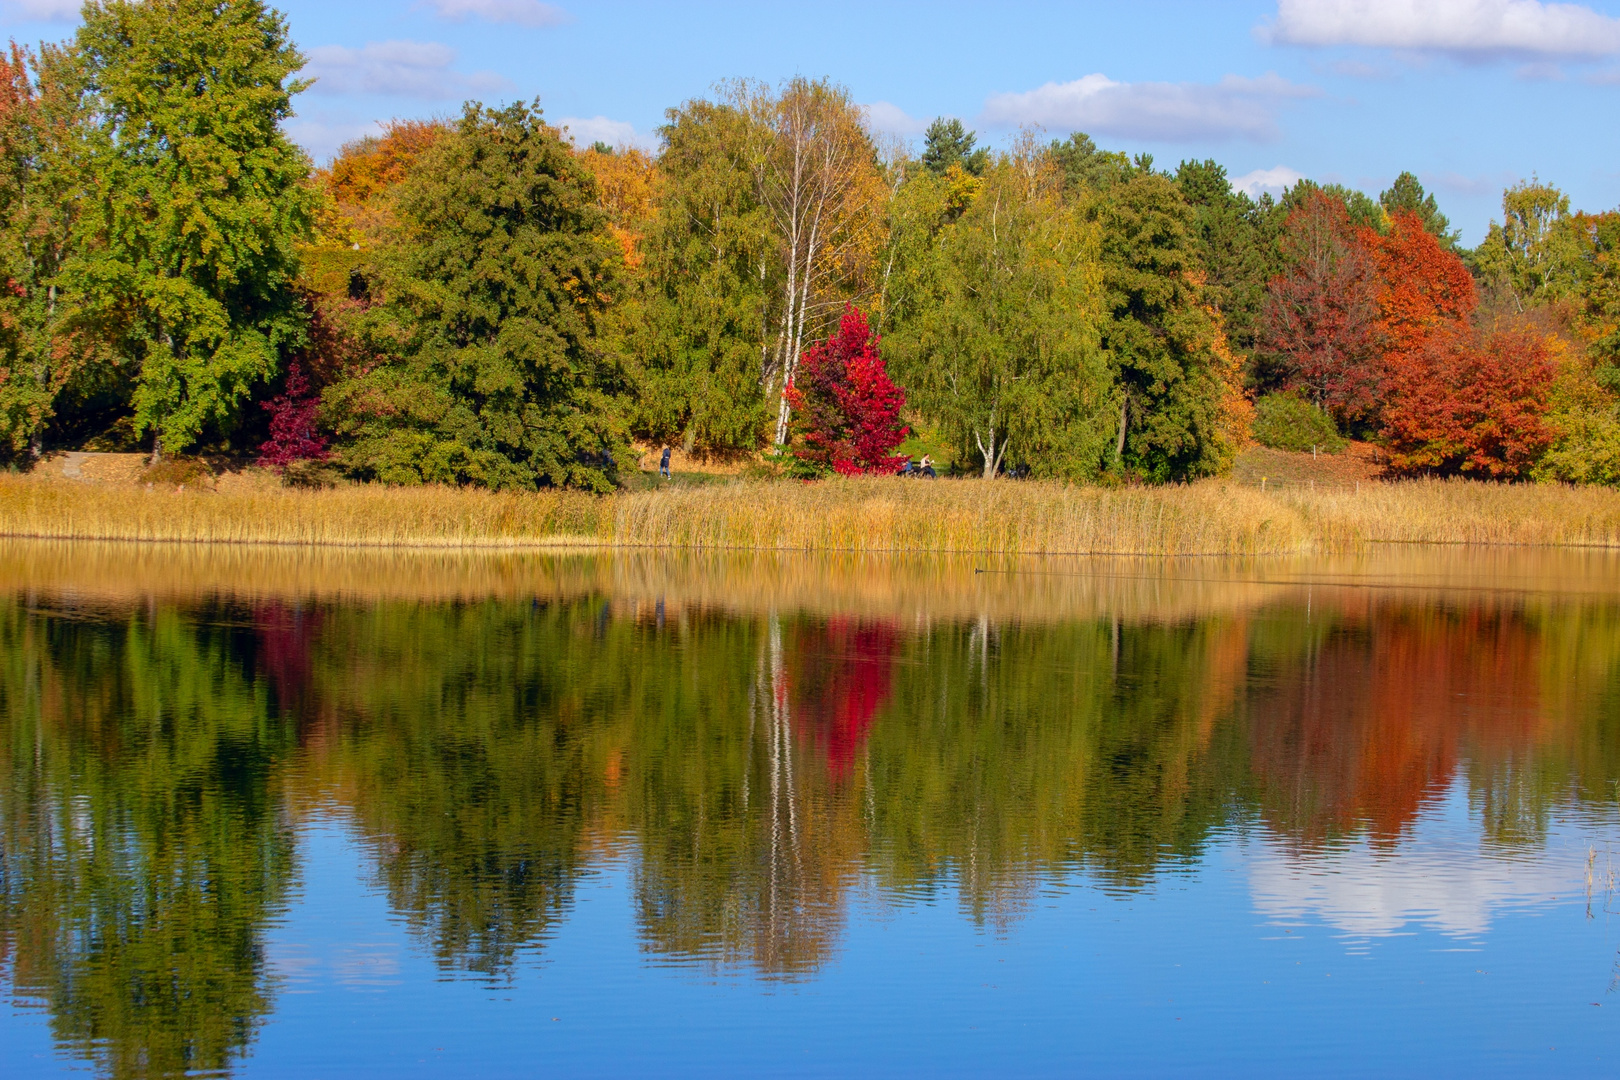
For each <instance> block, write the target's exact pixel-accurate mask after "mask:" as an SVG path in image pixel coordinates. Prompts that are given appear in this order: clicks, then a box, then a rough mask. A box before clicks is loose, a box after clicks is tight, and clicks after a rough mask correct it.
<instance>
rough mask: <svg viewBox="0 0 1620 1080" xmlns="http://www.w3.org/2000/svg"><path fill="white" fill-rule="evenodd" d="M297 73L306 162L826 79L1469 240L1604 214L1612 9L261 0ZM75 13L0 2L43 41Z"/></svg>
mask: <svg viewBox="0 0 1620 1080" xmlns="http://www.w3.org/2000/svg"><path fill="white" fill-rule="evenodd" d="M279 7H280V8H281V10H282V11H284V12H285V13H286V14H287V16H288V19H289V22H290V24H291V27H292V32H293V36H294V39H295V40H296V41H297V42H298V43H299V45H300V47H301V48H302V49H303V50H304V51H305V53H306V54H307V55H308V56H309V58H310V69H309V73H310V74H313V75H316V76H318V77H319V81H318V82H317V84H316V86H315V87H314V89H312V90H310V91H308V92H307V93H305V94H304V95H303V96H302V97H301V98H300V99H299V102H298V110H299V115H298V117H297V119H296V120H294V121H293V122H292V124H291V125H290V130H291V132H292V134H293V135H294V137H295V138H297V139H298V140H299V141H300V142H301V143H303V144H304V145H305V146H306V147H308V148H309V150H310V152H311V153H312V154H313V155H314V156H315V157H316V159H317V160H325V159H326V158H327V157H329V156H330V155H331V153H332V152H333V151H334V150H335V149H336V148H337V146H339V145H340V144H341V143H342V142H344V141H345V140H347V139H350V138H354V137H356V136H357V135H361V134H364V133H366V132H368V131H371V130H375V123H376V122H377V121H378V120H386V119H389V118H391V117H419V116H434V115H451V114H454V113H456V112H458V111H459V109H460V103H461V102H462V101H463V100H464V99H467V98H478V99H480V100H485V101H491V102H494V101H504V100H512V99H514V98H532V97H536V96H538V97H539V98H540V100H541V104H542V106H543V107H544V109H545V111H546V115H547V117H548V118H549V119H551V120H552V121H554V122H561V123H567V124H568V125H569V126H570V128H571V130H573V131H574V132H575V134H576V135H578V136H580V137H581V138H584V139H594V138H603V139H605V140H606V141H608V142H615V143H616V142H639V143H642V144H645V145H649V146H651V145H654V144H655V143H656V128H657V125H658V124H659V122H660V121H661V119H662V116H663V111H664V109H666V108H668V107H669V106H671V105H675V104H678V103H679V102H681V101H684V100H686V99H689V98H692V97H694V96H701V95H704V94H706V93H708V92H709V91H710V89H711V87H712V86H713V85H714V83H715V82H717V81H718V80H721V79H725V78H729V77H738V76H745V77H750V78H758V79H764V80H766V81H768V82H773V83H774V82H778V81H780V80H781V79H784V78H786V77H789V76H792V75H795V74H804V75H809V76H814V77H819V76H830V77H832V78H833V79H835V80H837V81H839V82H841V83H844V84H845V85H847V86H848V87H849V88H850V90H851V91H852V92H853V94H854V96H855V98H856V99H857V100H859V101H861V102H863V103H865V104H867V105H868V106H869V107H870V110H871V118H872V125H873V127H874V128H876V129H880V130H881V131H883V132H886V133H888V134H891V135H893V136H896V137H900V138H909V139H912V140H913V141H915V140H916V139H917V136H918V133H919V132H920V131H921V128H922V127H923V126H924V125H925V124H926V123H927V121H928V120H929V119H931V118H932V117H934V116H938V115H953V116H960V117H961V118H962V119H963V120H965V121H966V122H967V123H968V124H969V125H970V126H972V127H974V128H975V129H976V130H978V132H979V134H980V137H981V139H982V140H984V141H987V142H990V143H991V144H1001V143H1004V142H1005V141H1006V140H1007V139H1008V138H1009V137H1010V136H1011V135H1012V134H1013V133H1014V132H1015V131H1016V130H1017V129H1018V128H1019V126H1020V125H1024V124H1038V125H1039V126H1041V127H1042V128H1044V129H1045V130H1046V131H1047V132H1049V133H1050V134H1052V135H1054V136H1060V135H1064V134H1067V133H1068V132H1069V131H1071V130H1084V131H1088V132H1090V133H1091V134H1092V135H1093V136H1094V137H1095V138H1096V139H1097V141H1098V142H1099V143H1100V144H1101V145H1103V146H1105V147H1110V148H1118V149H1124V150H1128V151H1131V152H1133V153H1134V152H1137V151H1147V152H1149V153H1152V154H1153V155H1154V156H1155V158H1156V159H1157V160H1158V162H1159V163H1160V164H1161V165H1173V164H1174V163H1175V162H1177V161H1180V160H1182V159H1183V158H1191V157H1196V158H1204V157H1213V158H1215V159H1216V160H1218V161H1220V162H1221V163H1223V164H1224V165H1225V166H1226V167H1227V170H1228V172H1229V173H1230V175H1232V176H1233V177H1234V178H1235V179H1236V180H1237V181H1238V182H1239V183H1241V184H1243V185H1245V186H1247V187H1248V188H1249V189H1250V190H1251V191H1258V190H1261V189H1262V187H1263V186H1265V185H1271V186H1272V187H1273V188H1275V186H1276V185H1278V184H1280V183H1281V182H1285V181H1287V180H1289V179H1291V178H1293V177H1296V176H1309V177H1312V178H1314V179H1318V180H1323V181H1338V182H1341V183H1346V184H1350V185H1352V186H1355V187H1360V188H1362V189H1364V190H1367V191H1369V192H1371V193H1374V194H1376V193H1377V191H1378V190H1380V189H1381V188H1382V187H1384V186H1386V185H1387V184H1388V182H1389V181H1390V180H1391V179H1392V178H1393V177H1394V176H1395V175H1396V174H1397V173H1398V172H1400V171H1401V170H1402V169H1410V170H1412V171H1413V172H1415V173H1417V174H1418V175H1419V176H1420V177H1421V178H1422V179H1423V181H1424V182H1425V184H1427V185H1428V186H1429V187H1430V189H1431V190H1433V191H1434V192H1435V193H1436V194H1437V195H1438V197H1439V199H1440V201H1441V207H1442V209H1443V210H1444V211H1445V212H1446V213H1447V214H1449V215H1450V216H1451V218H1452V220H1453V222H1454V224H1456V225H1457V226H1458V227H1460V228H1461V229H1462V231H1463V237H1464V240H1465V241H1467V242H1469V243H1472V242H1474V241H1476V240H1477V239H1478V238H1479V237H1480V236H1481V235H1482V234H1483V232H1484V230H1485V227H1486V224H1487V222H1488V221H1489V220H1490V219H1491V218H1492V216H1494V215H1495V214H1496V213H1497V212H1498V211H1499V207H1500V199H1501V191H1502V188H1503V187H1504V186H1506V185H1507V184H1509V183H1511V182H1513V181H1515V180H1518V179H1522V178H1527V177H1529V176H1530V175H1531V174H1533V173H1534V174H1538V175H1539V176H1540V177H1541V178H1542V179H1543V180H1548V181H1551V182H1553V183H1556V184H1558V185H1559V186H1560V187H1562V188H1564V190H1566V191H1568V192H1569V193H1570V195H1571V196H1572V197H1573V200H1574V203H1575V205H1576V206H1577V207H1579V208H1584V209H1591V210H1598V209H1608V208H1613V207H1614V206H1615V205H1616V204H1617V203H1620V159H1617V154H1616V138H1615V136H1616V133H1617V132H1616V128H1617V124H1616V116H1617V112H1616V105H1617V104H1620V0H1606V2H1595V3H1588V4H1559V3H1542V2H1539V0H1424V2H1415V0H1404V2H1403V0H1266V2H1237V0H1234V2H1230V3H1218V2H1205V3H1188V2H1179V0H1146V2H1136V3H1129V4H1126V3H1117V2H1115V3H1065V4H1057V3H1016V2H1012V3H999V4H968V3H930V4H911V3H884V2H880V0H862V2H858V3H850V2H843V0H834V2H821V3H814V4H791V5H790V4H773V3H769V2H765V0H754V2H752V3H721V2H716V3H700V2H688V3H634V2H590V0H559V2H557V3H544V2H541V0H406V2H404V3H389V2H385V0H343V2H341V3H338V2H333V0H324V2H318V0H282V2H281V3H280V4H279ZM77 11H78V5H77V3H76V2H74V0H0V34H3V35H4V36H7V37H15V38H17V39H19V40H21V41H24V42H33V41H37V40H40V39H57V38H61V37H65V36H67V35H68V34H70V33H71V32H72V28H73V25H74V23H75V22H76V21H77Z"/></svg>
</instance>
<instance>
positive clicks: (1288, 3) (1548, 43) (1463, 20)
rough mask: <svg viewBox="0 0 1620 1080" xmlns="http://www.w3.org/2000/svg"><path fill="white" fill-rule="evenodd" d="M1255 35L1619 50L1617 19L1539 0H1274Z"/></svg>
mask: <svg viewBox="0 0 1620 1080" xmlns="http://www.w3.org/2000/svg"><path fill="white" fill-rule="evenodd" d="M1260 34H1261V37H1262V38H1264V39H1268V40H1270V41H1273V42H1277V43H1281V44H1287V45H1362V46H1367V47H1371V48H1383V49H1409V50H1414V51H1419V52H1444V53H1452V54H1456V55H1464V56H1466V55H1475V56H1492V55H1509V54H1511V55H1521V56H1545V57H1565V58H1571V59H1578V58H1588V59H1590V58H1593V57H1599V56H1611V55H1615V54H1620V19H1615V18H1611V17H1610V16H1608V15H1602V14H1599V13H1598V12H1596V11H1593V10H1592V9H1591V8H1589V7H1585V6H1583V5H1580V4H1548V3H1541V2H1540V0H1420V2H1414V0H1278V2H1277V17H1276V18H1275V19H1274V20H1272V21H1271V22H1270V23H1269V24H1268V25H1265V26H1262V27H1261V28H1260Z"/></svg>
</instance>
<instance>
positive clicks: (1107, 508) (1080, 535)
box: [0, 476, 1620, 555]
mask: <svg viewBox="0 0 1620 1080" xmlns="http://www.w3.org/2000/svg"><path fill="white" fill-rule="evenodd" d="M0 535H7V536H19V537H45V538H59V539H99V540H147V541H182V542H206V543H268V544H297V545H339V546H350V547H440V548H518V547H669V548H685V549H696V550H715V549H752V550H767V551H772V550H774V551H789V550H809V551H872V552H876V551H898V552H998V553H1005V554H1016V555H1033V554H1117V555H1284V554H1310V553H1322V552H1334V551H1350V550H1355V549H1357V548H1360V547H1363V546H1365V545H1368V544H1371V543H1376V542H1395V543H1442V544H1521V545H1569V546H1587V547H1620V492H1615V491H1611V490H1608V489H1599V488H1573V487H1564V486H1557V485H1496V484H1481V483H1473V482H1468V481H1458V480H1435V481H1412V482H1406V483H1386V484H1368V485H1364V486H1363V487H1362V488H1361V489H1360V490H1337V491H1328V490H1324V491H1322V492H1319V493H1318V492H1311V491H1301V490H1293V491H1287V492H1270V493H1268V492H1262V491H1258V490H1256V489H1254V488H1251V487H1243V486H1240V485H1237V484H1233V483H1230V482H1226V481H1206V482H1202V483H1197V484H1192V485H1185V486H1171V487H1163V488H1082V487H1071V486H1067V485H1060V484H1047V483H1035V482H1023V483H1018V482H995V483H988V484H987V483H984V482H983V481H979V480H937V481H915V480H901V479H893V478H865V479H848V480H843V479H841V480H832V481H827V482H823V483H816V484H802V483H794V482H775V483H763V482H762V483H737V484H727V485H715V486H707V487H691V488H666V489H663V490H659V491H650V492H638V493H633V494H621V495H615V496H609V497H606V498H599V497H594V496H589V495H582V494H577V493H573V492H540V493H535V494H498V493H491V492H484V491H475V490H460V489H447V488H384V487H375V486H356V487H342V488H334V489H329V490H324V491H301V490H280V489H271V490H265V491H243V492H215V491H207V490H190V491H187V490H178V491H177V490H172V489H168V488H161V487H160V488H157V489H151V490H148V489H143V488H131V487H113V486H100V485H92V484H75V483H62V482H43V481H40V480H38V479H35V478H30V477H26V476H24V477H0Z"/></svg>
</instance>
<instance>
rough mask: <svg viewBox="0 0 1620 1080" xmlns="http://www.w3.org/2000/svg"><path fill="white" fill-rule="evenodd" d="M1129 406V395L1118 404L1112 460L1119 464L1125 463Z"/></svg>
mask: <svg viewBox="0 0 1620 1080" xmlns="http://www.w3.org/2000/svg"><path fill="white" fill-rule="evenodd" d="M1130 405H1131V399H1130V396H1129V395H1127V396H1126V398H1125V400H1124V401H1122V402H1120V403H1119V438H1117V439H1115V440H1114V460H1115V461H1116V462H1118V463H1120V464H1124V462H1125V426H1126V424H1127V423H1128V422H1129V419H1130V413H1129V411H1128V410H1129V409H1130Z"/></svg>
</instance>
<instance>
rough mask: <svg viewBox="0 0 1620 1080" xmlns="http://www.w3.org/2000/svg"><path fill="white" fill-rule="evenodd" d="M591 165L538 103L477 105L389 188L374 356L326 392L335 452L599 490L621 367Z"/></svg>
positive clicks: (361, 461) (499, 484)
mask: <svg viewBox="0 0 1620 1080" xmlns="http://www.w3.org/2000/svg"><path fill="white" fill-rule="evenodd" d="M595 196H596V192H595V182H594V180H593V179H592V177H591V174H590V172H589V171H588V170H586V169H585V168H584V167H583V166H582V165H581V164H580V163H579V162H578V161H577V160H576V159H575V157H574V154H573V151H572V150H571V149H570V148H569V146H568V144H567V143H565V142H563V141H562V139H561V138H560V137H559V135H558V133H557V131H556V130H555V129H554V128H551V127H549V126H547V125H546V124H545V123H544V122H543V121H542V119H541V115H540V111H539V108H538V106H532V107H531V106H529V105H524V104H515V105H510V106H507V107H506V108H502V109H489V108H484V107H482V106H479V105H476V104H469V105H468V106H467V107H466V109H465V111H464V112H463V114H462V117H461V120H460V121H459V123H458V124H457V125H456V129H455V132H454V134H453V135H450V136H445V137H442V138H440V139H438V140H437V141H435V142H434V143H433V144H432V146H431V147H429V148H428V149H427V150H426V151H425V152H424V153H423V154H422V156H421V157H420V158H419V159H418V160H417V162H416V164H415V166H414V168H413V169H412V171H411V173H410V174H409V176H408V177H407V179H406V180H405V181H404V182H403V183H402V184H401V185H400V186H399V188H398V189H397V191H396V192H395V194H394V196H393V200H394V201H393V207H394V210H395V212H396V213H397V215H398V218H399V225H398V227H397V229H396V231H395V234H394V236H393V238H392V240H391V242H389V243H387V244H385V245H383V246H382V247H381V248H379V251H378V255H377V258H376V261H375V263H374V264H373V268H374V273H375V275H376V277H377V279H378V281H379V288H380V290H381V294H382V296H381V299H380V301H379V302H378V303H377V305H376V306H375V307H374V308H372V309H371V310H369V311H368V312H367V313H366V316H365V318H364V319H363V320H362V323H361V327H360V330H359V332H360V334H361V336H362V338H363V339H364V340H365V342H366V343H367V346H368V347H369V348H370V349H371V350H372V351H373V354H374V355H375V356H376V357H377V358H378V362H377V363H376V365H375V366H374V367H373V368H372V369H371V370H369V371H366V372H364V373H363V374H358V375H356V376H353V377H351V378H349V379H346V380H344V381H342V382H340V383H338V384H336V385H334V386H333V387H331V388H330V389H329V390H328V391H327V395H326V399H327V401H328V404H329V407H330V408H331V410H332V412H333V414H334V415H335V416H336V418H337V424H338V430H339V432H340V433H341V434H342V435H343V436H344V437H345V438H346V439H347V440H348V441H347V445H345V446H344V447H342V449H341V450H340V457H341V460H342V461H343V462H344V463H345V464H346V465H347V467H349V468H350V469H352V470H353V471H354V472H356V473H358V474H359V475H361V476H366V477H374V478H376V479H379V480H382V481H384V482H386V483H454V484H459V483H475V484H482V485H485V486H488V487H494V488H533V487H535V486H537V485H569V486H576V487H583V488H588V489H591V490H596V491H606V490H608V489H610V488H611V487H613V485H614V484H615V482H616V470H615V466H614V464H613V461H614V458H615V457H617V456H619V455H621V454H623V453H625V452H626V444H627V442H628V428H627V425H626V420H625V416H624V413H625V405H624V401H623V395H624V391H625V377H624V372H623V370H622V365H621V363H620V361H619V360H618V358H617V357H616V356H615V355H614V354H613V353H612V352H611V351H610V350H609V349H607V348H606V347H605V345H604V343H603V341H602V340H601V337H600V332H601V323H602V320H603V317H604V315H605V313H606V312H607V311H608V309H609V308H610V306H611V305H612V304H613V303H614V302H615V301H616V299H617V298H618V293H619V282H618V278H619V275H620V267H621V266H622V258H623V257H622V253H621V250H620V248H619V246H618V244H617V243H615V242H614V240H613V238H612V237H611V235H610V234H609V233H608V231H607V222H606V218H605V216H604V214H603V212H602V210H601V209H600V208H599V207H598V206H597V205H596V201H595Z"/></svg>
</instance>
